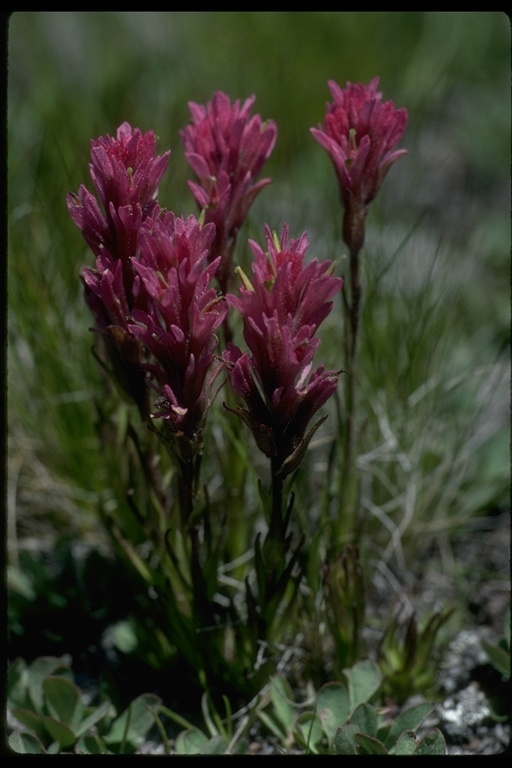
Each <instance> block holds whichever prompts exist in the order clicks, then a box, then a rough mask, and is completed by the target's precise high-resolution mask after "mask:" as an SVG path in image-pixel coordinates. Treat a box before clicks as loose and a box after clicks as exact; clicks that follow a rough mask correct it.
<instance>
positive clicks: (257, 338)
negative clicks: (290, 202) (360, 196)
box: [223, 225, 343, 477]
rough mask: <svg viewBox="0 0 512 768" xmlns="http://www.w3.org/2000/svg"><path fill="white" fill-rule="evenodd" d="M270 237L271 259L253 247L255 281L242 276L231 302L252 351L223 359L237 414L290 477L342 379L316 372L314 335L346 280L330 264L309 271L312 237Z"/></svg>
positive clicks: (231, 349)
mask: <svg viewBox="0 0 512 768" xmlns="http://www.w3.org/2000/svg"><path fill="white" fill-rule="evenodd" d="M265 233H266V244H267V249H268V250H267V252H266V253H265V252H264V251H263V249H262V248H261V247H260V246H259V245H258V244H257V243H255V242H254V241H249V242H250V246H251V249H252V251H253V254H254V262H253V279H252V281H249V280H248V278H247V277H245V275H243V273H241V274H242V277H243V284H242V286H241V288H240V295H239V296H233V295H230V294H228V296H227V300H228V302H229V304H230V305H231V306H232V307H233V308H234V309H236V310H237V311H238V312H240V314H241V315H242V318H243V335H244V340H245V343H246V344H247V347H248V349H249V352H245V353H243V352H242V351H241V350H240V349H239V348H238V347H236V346H235V345H234V344H229V346H228V349H227V350H226V351H225V352H224V353H223V359H224V363H225V365H226V368H227V370H228V372H229V376H230V380H231V384H232V386H233V389H234V390H235V392H237V393H238V394H239V395H240V396H241V397H242V398H243V400H244V401H245V404H246V406H247V408H242V407H237V408H236V409H234V411H235V413H237V415H238V416H239V417H240V418H241V419H242V420H243V421H245V422H246V424H247V425H248V426H249V428H250V429H251V431H252V433H253V434H254V437H255V439H256V442H257V445H258V447H259V448H260V450H262V451H263V453H265V455H266V456H268V457H269V458H270V459H271V461H272V462H273V466H274V468H275V470H276V472H277V473H279V474H281V475H282V476H283V477H284V476H285V475H287V474H289V473H290V472H293V471H294V469H296V467H297V466H298V465H299V463H300V461H301V459H302V457H303V454H304V452H305V450H306V448H307V445H308V443H309V441H310V439H311V437H312V435H313V433H314V432H315V431H316V429H317V428H318V426H319V425H320V424H321V423H322V421H323V419H320V421H318V422H317V423H316V424H315V425H314V426H313V427H312V429H310V430H309V432H308V433H307V434H306V429H307V427H308V424H309V422H310V420H311V419H312V417H313V416H314V414H315V413H316V412H317V411H318V409H319V408H320V407H321V406H322V405H323V404H324V403H325V402H326V401H327V400H328V398H329V397H330V396H331V395H332V394H333V392H334V391H335V389H336V385H337V382H338V375H339V374H338V373H336V372H334V371H325V370H324V367H323V366H319V367H318V368H317V369H316V370H314V371H313V370H312V366H313V355H314V352H315V350H316V348H317V347H318V344H319V339H318V338H317V337H315V333H316V331H317V329H318V327H319V325H320V324H321V323H322V321H323V320H324V319H325V317H326V316H327V315H328V314H329V312H330V310H331V308H332V301H331V299H332V297H333V296H334V294H335V293H336V292H337V291H338V290H340V288H341V286H342V283H343V281H342V279H341V278H337V277H334V276H333V275H332V264H331V262H329V261H324V262H320V261H318V260H316V259H314V260H312V261H310V262H309V263H307V264H304V256H305V252H306V249H307V248H308V240H307V236H306V233H304V234H303V235H302V237H300V238H299V239H298V240H289V238H288V227H287V226H286V225H285V226H284V227H283V233H282V236H281V240H278V238H277V236H272V233H271V231H270V229H269V228H268V227H266V228H265Z"/></svg>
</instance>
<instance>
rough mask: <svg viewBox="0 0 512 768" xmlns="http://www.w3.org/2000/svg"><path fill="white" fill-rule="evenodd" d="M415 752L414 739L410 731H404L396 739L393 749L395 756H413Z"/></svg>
mask: <svg viewBox="0 0 512 768" xmlns="http://www.w3.org/2000/svg"><path fill="white" fill-rule="evenodd" d="M415 751H416V738H415V736H414V733H413V732H412V731H404V732H403V733H401V734H400V736H399V737H398V740H397V742H396V744H395V746H394V748H393V754H395V755H413V754H414V753H415Z"/></svg>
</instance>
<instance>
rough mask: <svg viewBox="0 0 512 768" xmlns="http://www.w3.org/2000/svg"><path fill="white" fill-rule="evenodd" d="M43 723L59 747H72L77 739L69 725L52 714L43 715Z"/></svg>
mask: <svg viewBox="0 0 512 768" xmlns="http://www.w3.org/2000/svg"><path fill="white" fill-rule="evenodd" d="M43 724H44V727H45V728H46V730H47V731H48V733H49V734H50V736H51V737H52V739H53V740H54V741H56V742H58V744H59V747H61V748H62V749H66V748H67V747H72V746H73V744H74V743H75V741H76V737H75V734H74V733H73V731H72V730H71V728H70V727H69V726H68V725H65V724H64V723H61V722H60V721H59V720H56V719H55V718H54V717H50V715H45V716H44V717H43Z"/></svg>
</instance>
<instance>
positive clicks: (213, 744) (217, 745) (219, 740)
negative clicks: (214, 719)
mask: <svg viewBox="0 0 512 768" xmlns="http://www.w3.org/2000/svg"><path fill="white" fill-rule="evenodd" d="M227 748H228V742H227V741H226V739H225V738H224V736H222V735H221V734H220V733H217V734H215V736H212V737H211V738H210V739H208V741H207V742H206V744H204V745H203V748H202V749H201V754H202V755H224V754H225V752H226V749H227Z"/></svg>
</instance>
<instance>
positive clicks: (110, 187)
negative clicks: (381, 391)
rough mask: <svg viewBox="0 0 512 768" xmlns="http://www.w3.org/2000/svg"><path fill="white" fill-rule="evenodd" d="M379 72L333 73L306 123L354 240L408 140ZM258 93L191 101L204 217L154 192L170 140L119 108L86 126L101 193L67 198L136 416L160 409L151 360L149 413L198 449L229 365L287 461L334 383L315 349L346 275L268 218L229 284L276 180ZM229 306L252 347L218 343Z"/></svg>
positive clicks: (191, 158)
mask: <svg viewBox="0 0 512 768" xmlns="http://www.w3.org/2000/svg"><path fill="white" fill-rule="evenodd" d="M377 85H378V79H377V78H375V79H374V80H372V81H371V83H370V84H369V86H363V85H360V84H355V85H352V84H350V83H347V87H346V89H341V88H340V87H339V86H338V85H337V84H336V83H335V82H334V81H330V82H329V87H330V90H331V93H332V96H333V98H334V102H333V103H332V104H329V105H328V107H327V114H326V117H325V125H324V127H323V128H322V127H318V128H312V129H311V131H312V134H313V136H314V137H315V138H316V139H317V141H318V142H319V143H320V144H321V145H322V146H323V147H324V148H325V149H326V150H327V152H328V153H329V156H330V157H331V160H332V162H333V164H334V167H335V169H336V173H337V176H338V180H339V187H340V194H341V199H342V202H343V205H344V208H345V218H344V236H345V240H346V242H347V243H348V244H349V245H350V247H351V248H358V247H360V245H361V244H362V239H363V237H364V215H365V209H366V206H367V205H368V203H369V202H370V201H371V200H372V199H373V198H374V197H375V195H376V193H377V191H378V189H379V187H380V185H381V183H382V181H383V178H384V176H385V174H386V172H387V170H388V168H389V167H390V165H391V164H392V163H393V162H394V161H395V160H396V159H397V158H398V157H400V155H402V154H404V152H405V150H393V147H394V145H395V144H396V142H397V141H398V140H399V139H400V138H401V136H402V134H403V132H404V129H405V125H406V121H407V113H406V111H405V110H403V109H402V110H396V109H395V108H394V106H393V103H392V102H390V101H387V102H382V100H381V94H380V93H378V92H377ZM253 103H254V96H252V97H250V98H248V99H246V100H245V101H244V102H243V103H241V102H240V101H238V100H237V101H234V102H233V103H232V102H231V100H230V98H229V97H228V96H227V95H226V94H225V93H223V92H221V91H218V92H216V93H215V94H214V96H213V98H212V99H211V101H209V102H207V103H206V104H205V105H200V104H196V103H194V102H191V103H190V104H189V107H190V111H191V115H192V122H191V124H189V125H188V126H187V127H186V128H185V129H184V130H183V131H181V138H182V141H183V144H184V148H185V157H186V159H187V161H188V163H189V164H190V167H191V169H192V171H193V172H194V174H195V177H196V180H195V181H190V182H189V187H190V189H191V191H192V194H193V196H194V198H195V200H196V202H197V204H198V206H199V208H200V210H201V216H200V219H196V218H195V217H194V216H189V217H188V218H186V219H184V218H178V217H176V216H175V215H174V214H173V213H171V212H166V211H164V210H163V209H162V208H161V207H160V205H159V203H158V201H157V193H158V185H159V183H160V181H161V179H162V177H163V175H164V173H165V171H166V169H167V165H168V161H169V156H170V151H167V152H165V153H164V154H162V155H158V154H156V141H155V135H154V133H153V131H148V132H147V133H144V134H143V133H141V131H140V130H139V129H138V128H132V127H131V126H130V125H129V124H128V123H126V122H125V123H123V124H122V125H121V126H120V127H119V128H118V131H117V135H116V137H115V138H113V137H111V136H103V137H100V138H99V139H97V140H92V141H91V162H90V165H89V169H90V174H91V179H92V182H93V185H94V188H95V191H96V195H94V194H93V193H91V192H90V191H89V190H87V188H86V187H85V186H84V185H81V186H80V188H79V190H78V193H77V194H72V193H71V194H69V195H68V197H67V205H68V209H69V213H70V215H71V218H72V219H73V221H74V222H75V224H76V225H77V226H78V227H79V229H80V230H81V231H82V234H83V237H84V239H85V242H86V243H87V245H88V246H89V247H90V249H91V250H92V252H93V253H94V255H95V257H96V264H95V267H93V268H89V267H87V268H85V269H84V270H83V274H82V279H83V283H84V287H85V298H86V301H87V303H88V305H89V307H90V309H91V311H92V313H93V316H94V318H95V321H96V327H95V330H96V331H97V332H98V333H99V334H101V336H102V337H103V339H104V341H105V348H106V354H107V358H108V360H107V362H108V363H109V364H110V367H111V369H112V372H113V373H114V376H115V377H116V378H117V381H118V383H120V384H121V387H122V388H123V389H124V391H125V392H126V393H127V394H128V395H129V396H130V397H132V398H133V399H134V400H135V401H136V402H137V404H138V405H139V408H140V411H141V413H142V414H143V416H144V417H145V418H146V417H147V416H148V415H149V412H150V410H151V409H150V408H149V407H148V405H147V389H148V388H147V381H146V378H147V377H148V376H149V378H150V380H151V386H152V387H153V389H155V390H156V392H157V395H158V397H157V399H156V402H155V409H156V410H155V411H154V412H153V413H152V414H151V415H152V416H153V417H158V418H162V419H163V420H164V421H165V422H166V423H167V425H168V427H169V429H170V430H171V432H172V433H173V434H175V435H179V436H180V439H182V438H183V440H184V441H185V442H186V443H187V445H188V446H189V447H191V450H192V451H193V450H195V449H196V447H197V446H198V445H199V444H200V441H201V431H202V427H203V424H204V419H205V416H206V413H207V411H208V409H209V407H210V405H211V402H212V400H213V398H214V396H215V395H214V392H213V384H214V381H215V380H216V378H217V376H218V374H219V371H220V369H221V367H225V369H226V370H227V372H228V377H229V379H230V381H231V384H232V387H233V389H234V390H235V392H237V393H238V394H239V395H240V396H241V397H242V399H243V400H244V402H245V405H246V407H245V408H242V407H237V408H236V409H235V411H236V413H237V414H238V415H239V416H240V418H242V419H243V420H244V421H245V422H246V423H247V424H248V425H249V427H250V428H251V430H252V432H253V433H254V436H255V438H256V441H257V444H258V445H259V447H260V448H261V450H262V451H263V452H264V453H265V454H266V455H267V456H269V457H270V458H271V460H272V461H273V463H274V467H277V468H278V470H279V472H281V473H282V474H283V475H285V474H288V473H289V472H291V471H293V469H294V468H295V467H296V466H297V464H298V462H299V461H300V458H301V456H302V454H303V452H304V450H305V449H306V447H307V444H308V442H309V440H310V438H311V435H312V433H313V432H314V430H315V429H316V427H317V426H318V424H319V423H320V422H317V424H315V425H314V427H313V428H311V429H310V430H309V432H307V430H308V425H309V422H310V420H311V419H312V417H313V416H314V414H315V413H316V412H317V411H318V409H319V408H320V407H321V406H322V405H323V404H324V403H325V402H326V400H327V399H328V398H329V397H330V396H331V395H332V393H333V392H334V390H335V388H336V385H337V381H338V374H337V373H336V372H334V371H325V370H324V368H323V366H319V367H318V368H316V370H313V356H314V353H315V350H316V348H317V347H318V344H319V339H318V337H317V336H316V335H315V334H316V331H317V329H318V327H319V325H320V324H321V323H322V321H323V320H324V319H325V317H326V316H327V314H328V313H329V312H330V310H331V307H332V298H333V296H334V294H335V293H336V292H337V291H338V290H339V289H340V288H341V285H342V280H341V279H340V278H336V277H334V276H333V274H332V264H331V263H330V262H328V261H323V262H320V261H318V260H316V259H314V260H311V261H309V262H305V253H306V250H307V247H308V241H307V237H306V234H303V235H302V237H300V238H299V239H297V240H290V239H289V232H288V227H287V226H286V225H285V226H284V228H283V231H282V235H281V238H280V239H279V238H278V237H277V236H275V235H274V236H273V235H272V234H271V231H270V229H269V227H266V229H265V237H266V250H263V248H261V247H260V246H259V245H258V244H257V243H255V242H254V241H250V246H251V249H252V252H253V255H254V263H253V276H252V281H250V280H249V279H248V278H247V277H245V275H243V273H242V277H243V284H242V286H241V288H240V292H239V294H238V295H236V296H235V295H233V294H229V293H228V284H229V280H230V278H231V262H232V251H233V247H234V244H235V240H236V236H237V233H238V231H239V229H240V227H241V226H242V224H243V222H244V220H245V218H246V217H247V214H248V211H249V209H250V207H251V205H252V203H253V201H254V199H255V198H256V196H257V195H258V194H259V192H260V191H261V190H262V189H263V188H264V187H265V186H267V185H268V184H269V183H270V181H271V180H270V179H269V178H263V179H259V175H260V173H261V170H262V168H263V166H264V164H265V162H266V161H267V160H268V158H269V156H270V154H271V153H272V150H273V148H274V145H275V142H276V137H277V128H276V124H275V123H274V121H272V120H269V121H267V122H263V121H262V119H261V117H260V115H252V114H251V108H252V106H253ZM258 179H259V180H258ZM214 278H215V279H216V280H217V282H218V285H219V286H220V288H221V291H220V294H217V292H216V291H215V290H214V289H213V288H212V281H213V280H214ZM229 307H231V308H232V309H234V310H235V311H237V312H238V313H240V315H241V316H242V320H243V334H244V340H245V343H246V345H247V347H248V352H243V351H242V350H241V349H240V348H239V347H237V346H235V345H234V344H232V343H229V344H228V347H227V349H225V350H224V352H223V353H222V355H221V357H218V356H217V354H216V350H217V347H218V338H217V331H218V330H219V328H220V327H221V326H222V324H223V323H224V322H225V320H226V315H227V312H228V308H229ZM183 440H182V443H183Z"/></svg>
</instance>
